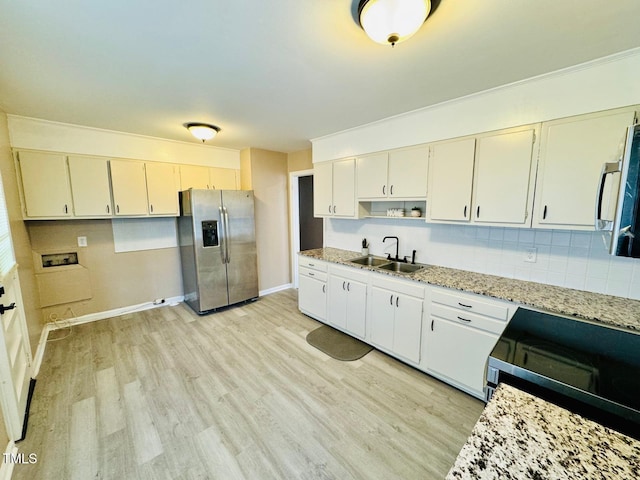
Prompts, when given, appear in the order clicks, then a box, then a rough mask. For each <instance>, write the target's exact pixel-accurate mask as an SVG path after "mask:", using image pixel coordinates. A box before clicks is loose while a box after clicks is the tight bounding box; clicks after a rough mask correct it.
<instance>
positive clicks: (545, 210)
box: [542, 205, 547, 220]
mask: <svg viewBox="0 0 640 480" xmlns="http://www.w3.org/2000/svg"><path fill="white" fill-rule="evenodd" d="M546 218H547V206H546V205H545V206H544V210H543V211H542V219H543V220H545V219H546Z"/></svg>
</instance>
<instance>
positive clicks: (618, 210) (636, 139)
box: [596, 124, 640, 258]
mask: <svg viewBox="0 0 640 480" xmlns="http://www.w3.org/2000/svg"><path fill="white" fill-rule="evenodd" d="M617 178H619V181H620V183H619V185H620V187H619V189H617V191H618V195H617V201H616V202H612V205H614V206H615V209H613V210H612V212H611V213H612V214H613V215H608V214H607V213H606V212H605V211H604V210H605V209H603V201H604V200H605V199H606V197H607V194H606V193H605V192H606V190H607V189H606V187H605V186H606V185H607V180H608V179H616V180H617ZM614 181H615V180H614ZM609 183H611V180H610V181H609ZM596 229H597V230H602V231H610V232H611V236H610V238H611V243H610V248H609V251H610V253H611V254H612V255H618V256H622V257H633V258H640V124H639V125H632V126H630V127H629V128H628V130H627V137H626V142H625V148H624V152H623V154H622V155H621V157H620V159H619V160H618V162H614V163H605V164H604V166H603V167H602V175H601V177H600V185H599V188H598V201H597V202H596Z"/></svg>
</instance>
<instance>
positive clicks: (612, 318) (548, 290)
mask: <svg viewBox="0 0 640 480" xmlns="http://www.w3.org/2000/svg"><path fill="white" fill-rule="evenodd" d="M300 254H301V255H305V256H308V257H312V258H315V259H318V260H324V261H327V262H333V263H339V264H343V265H348V266H350V267H354V268H362V269H367V270H371V271H376V272H378V273H381V274H386V275H392V276H397V277H400V278H406V279H408V280H415V281H418V282H425V283H428V284H431V285H438V286H441V287H447V288H453V289H456V290H462V291H466V292H471V293H478V294H480V295H486V296H488V297H494V298H499V299H502V300H508V301H511V302H514V303H517V304H520V305H522V306H529V307H532V308H535V309H538V310H543V311H547V312H549V313H556V314H561V315H568V316H573V317H576V318H582V319H584V320H591V321H596V322H601V323H605V324H608V325H612V326H615V327H622V328H627V329H631V330H635V331H640V301H638V300H630V299H627V298H621V297H614V296H611V295H603V294H600V293H592V292H584V291H581V290H573V289H570V288H563V287H555V286H552V285H545V284H542V283H534V282H527V281H525V280H516V279H513V278H505V277H498V276H496V275H486V274H482V273H475V272H468V271H466V270H457V269H454V268H447V267H438V266H434V265H427V266H426V267H425V268H423V269H422V270H420V271H418V272H415V273H412V274H401V273H395V272H391V271H389V270H379V269H376V268H372V267H366V266H362V265H357V264H354V263H351V262H349V260H351V259H353V258H356V257H359V256H361V255H360V253H359V252H352V251H348V250H340V249H337V248H318V249H315V250H307V251H304V252H300Z"/></svg>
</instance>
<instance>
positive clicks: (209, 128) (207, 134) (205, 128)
mask: <svg viewBox="0 0 640 480" xmlns="http://www.w3.org/2000/svg"><path fill="white" fill-rule="evenodd" d="M184 126H185V128H186V129H187V130H189V131H190V132H191V135H193V136H194V137H196V138H197V139H198V140H202V143H204V142H205V141H206V140H211V139H212V138H213V137H215V136H216V134H217V133H218V132H219V131H220V127H216V126H215V125H210V124H208V123H185V124H184Z"/></svg>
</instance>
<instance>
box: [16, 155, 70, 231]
mask: <svg viewBox="0 0 640 480" xmlns="http://www.w3.org/2000/svg"><path fill="white" fill-rule="evenodd" d="M18 164H19V171H20V177H21V180H22V193H23V201H24V211H23V213H24V218H25V219H27V218H56V217H59V218H64V217H71V216H72V213H73V209H72V206H73V205H72V202H71V188H70V185H69V176H68V174H67V163H66V158H65V156H64V155H62V154H58V153H43V152H19V153H18Z"/></svg>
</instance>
